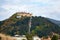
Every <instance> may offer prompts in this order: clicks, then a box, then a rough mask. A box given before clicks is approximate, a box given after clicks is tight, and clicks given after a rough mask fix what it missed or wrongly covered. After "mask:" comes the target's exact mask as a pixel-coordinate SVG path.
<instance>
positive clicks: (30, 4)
mask: <svg viewBox="0 0 60 40" xmlns="http://www.w3.org/2000/svg"><path fill="white" fill-rule="evenodd" d="M15 12H29V13H32V14H33V15H34V16H44V17H48V18H52V19H55V20H60V0H0V20H4V19H7V18H9V17H10V16H11V15H13V14H14V13H15Z"/></svg>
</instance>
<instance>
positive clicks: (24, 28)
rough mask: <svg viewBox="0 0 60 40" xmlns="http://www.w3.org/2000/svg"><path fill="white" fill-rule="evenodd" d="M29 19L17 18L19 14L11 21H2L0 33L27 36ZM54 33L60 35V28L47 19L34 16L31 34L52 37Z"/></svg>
mask: <svg viewBox="0 0 60 40" xmlns="http://www.w3.org/2000/svg"><path fill="white" fill-rule="evenodd" d="M29 19H30V18H29V17H21V18H17V13H15V14H14V15H12V16H11V17H10V18H9V19H6V20H4V21H0V33H3V34H7V35H11V36H13V35H15V34H20V35H23V34H27V33H28V29H29V26H28V23H29ZM52 32H54V33H57V34H60V27H59V26H58V25H56V24H54V23H53V22H51V21H50V20H48V19H47V18H44V17H41V16H39V17H37V16H35V17H34V16H32V27H31V33H32V34H33V35H38V36H47V35H51V34H52Z"/></svg>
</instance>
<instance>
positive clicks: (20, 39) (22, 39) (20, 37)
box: [12, 35, 27, 40]
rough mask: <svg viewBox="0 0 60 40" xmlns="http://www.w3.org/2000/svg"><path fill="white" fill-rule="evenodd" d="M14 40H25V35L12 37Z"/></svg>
mask: <svg viewBox="0 0 60 40" xmlns="http://www.w3.org/2000/svg"><path fill="white" fill-rule="evenodd" d="M12 38H13V39H15V40H27V38H26V36H25V35H21V36H20V35H15V36H14V37H12Z"/></svg>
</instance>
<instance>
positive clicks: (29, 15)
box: [16, 12, 32, 18]
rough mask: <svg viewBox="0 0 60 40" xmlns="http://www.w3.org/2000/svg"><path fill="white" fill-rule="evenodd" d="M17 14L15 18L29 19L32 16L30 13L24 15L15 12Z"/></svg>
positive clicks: (23, 13)
mask: <svg viewBox="0 0 60 40" xmlns="http://www.w3.org/2000/svg"><path fill="white" fill-rule="evenodd" d="M16 14H17V18H20V17H25V16H26V17H31V16H32V14H30V13H26V12H17V13H16Z"/></svg>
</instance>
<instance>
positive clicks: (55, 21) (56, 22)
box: [48, 19, 60, 26]
mask: <svg viewBox="0 0 60 40" xmlns="http://www.w3.org/2000/svg"><path fill="white" fill-rule="evenodd" d="M48 20H50V21H51V22H53V23H55V24H57V25H59V26H60V21H58V20H54V19H48Z"/></svg>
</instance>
